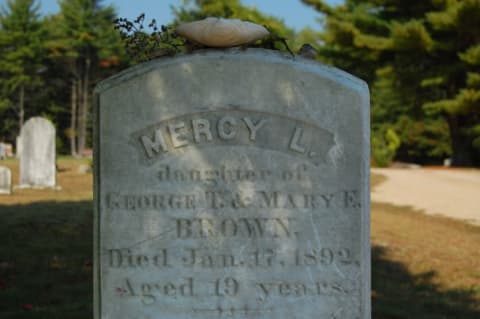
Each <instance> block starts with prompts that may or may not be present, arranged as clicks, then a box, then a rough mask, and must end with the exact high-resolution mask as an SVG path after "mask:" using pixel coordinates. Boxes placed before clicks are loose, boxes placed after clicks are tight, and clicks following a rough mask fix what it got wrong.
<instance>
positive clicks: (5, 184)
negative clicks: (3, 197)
mask: <svg viewBox="0 0 480 319" xmlns="http://www.w3.org/2000/svg"><path fill="white" fill-rule="evenodd" d="M11 192H12V172H11V171H10V169H9V168H8V167H5V166H0V194H11Z"/></svg>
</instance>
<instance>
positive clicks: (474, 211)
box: [371, 168, 480, 225]
mask: <svg viewBox="0 0 480 319" xmlns="http://www.w3.org/2000/svg"><path fill="white" fill-rule="evenodd" d="M372 173H376V174H380V175H384V176H385V177H386V178H387V180H386V181H385V182H383V183H381V184H379V185H378V186H376V187H375V188H374V189H373V191H372V194H371V199H372V201H374V202H383V203H390V204H394V205H404V206H412V207H413V208H415V209H420V210H423V211H424V213H426V214H432V215H436V214H439V215H444V216H448V217H453V218H458V219H462V220H466V221H468V222H470V223H473V224H476V225H480V170H475V169H424V168H419V169H394V168H374V169H372Z"/></svg>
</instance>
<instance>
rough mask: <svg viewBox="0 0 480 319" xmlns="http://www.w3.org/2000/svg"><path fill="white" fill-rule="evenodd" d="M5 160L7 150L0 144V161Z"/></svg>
mask: <svg viewBox="0 0 480 319" xmlns="http://www.w3.org/2000/svg"><path fill="white" fill-rule="evenodd" d="M6 158H7V148H6V147H5V144H3V143H0V160H3V159H6Z"/></svg>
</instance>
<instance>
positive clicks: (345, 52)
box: [302, 0, 480, 166]
mask: <svg viewBox="0 0 480 319" xmlns="http://www.w3.org/2000/svg"><path fill="white" fill-rule="evenodd" d="M302 2H304V3H305V4H307V5H310V6H312V7H313V8H314V9H316V10H317V11H319V12H322V13H323V14H325V15H326V19H325V25H324V27H325V29H324V31H323V32H322V33H321V34H320V36H319V39H320V41H322V42H323V46H322V47H321V49H320V58H321V59H322V60H324V61H325V62H327V63H331V64H333V65H335V66H338V67H340V68H342V69H345V70H347V71H349V72H351V73H353V74H355V75H357V76H359V77H360V78H363V79H364V80H366V81H367V82H368V83H369V85H370V88H371V92H372V130H373V136H377V135H378V136H383V135H384V132H385V130H386V128H390V129H392V130H394V132H396V134H397V135H398V136H399V138H400V141H401V146H400V148H399V149H398V153H397V156H396V158H397V159H399V160H405V161H415V162H419V163H429V162H430V163H431V162H432V161H440V160H441V159H442V158H444V157H447V156H450V155H451V156H452V164H453V165H459V166H470V165H480V148H479V147H478V146H479V145H480V136H479V135H478V134H479V132H480V127H479V123H480V91H479V82H480V73H478V72H479V67H480V58H479V57H480V1H479V0H463V1H460V0H425V1H415V0H406V1H405V0H404V1H400V0H366V1H358V0H346V1H345V4H344V5H341V6H338V7H331V6H328V5H327V4H326V3H325V2H324V1H321V0H302ZM447 128H448V130H447ZM372 145H373V146H374V147H375V145H378V143H372ZM375 152H377V150H372V154H375Z"/></svg>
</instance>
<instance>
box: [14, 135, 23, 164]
mask: <svg viewBox="0 0 480 319" xmlns="http://www.w3.org/2000/svg"><path fill="white" fill-rule="evenodd" d="M21 155H22V137H21V136H20V135H19V136H17V138H16V139H15V157H16V158H20V156H21Z"/></svg>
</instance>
